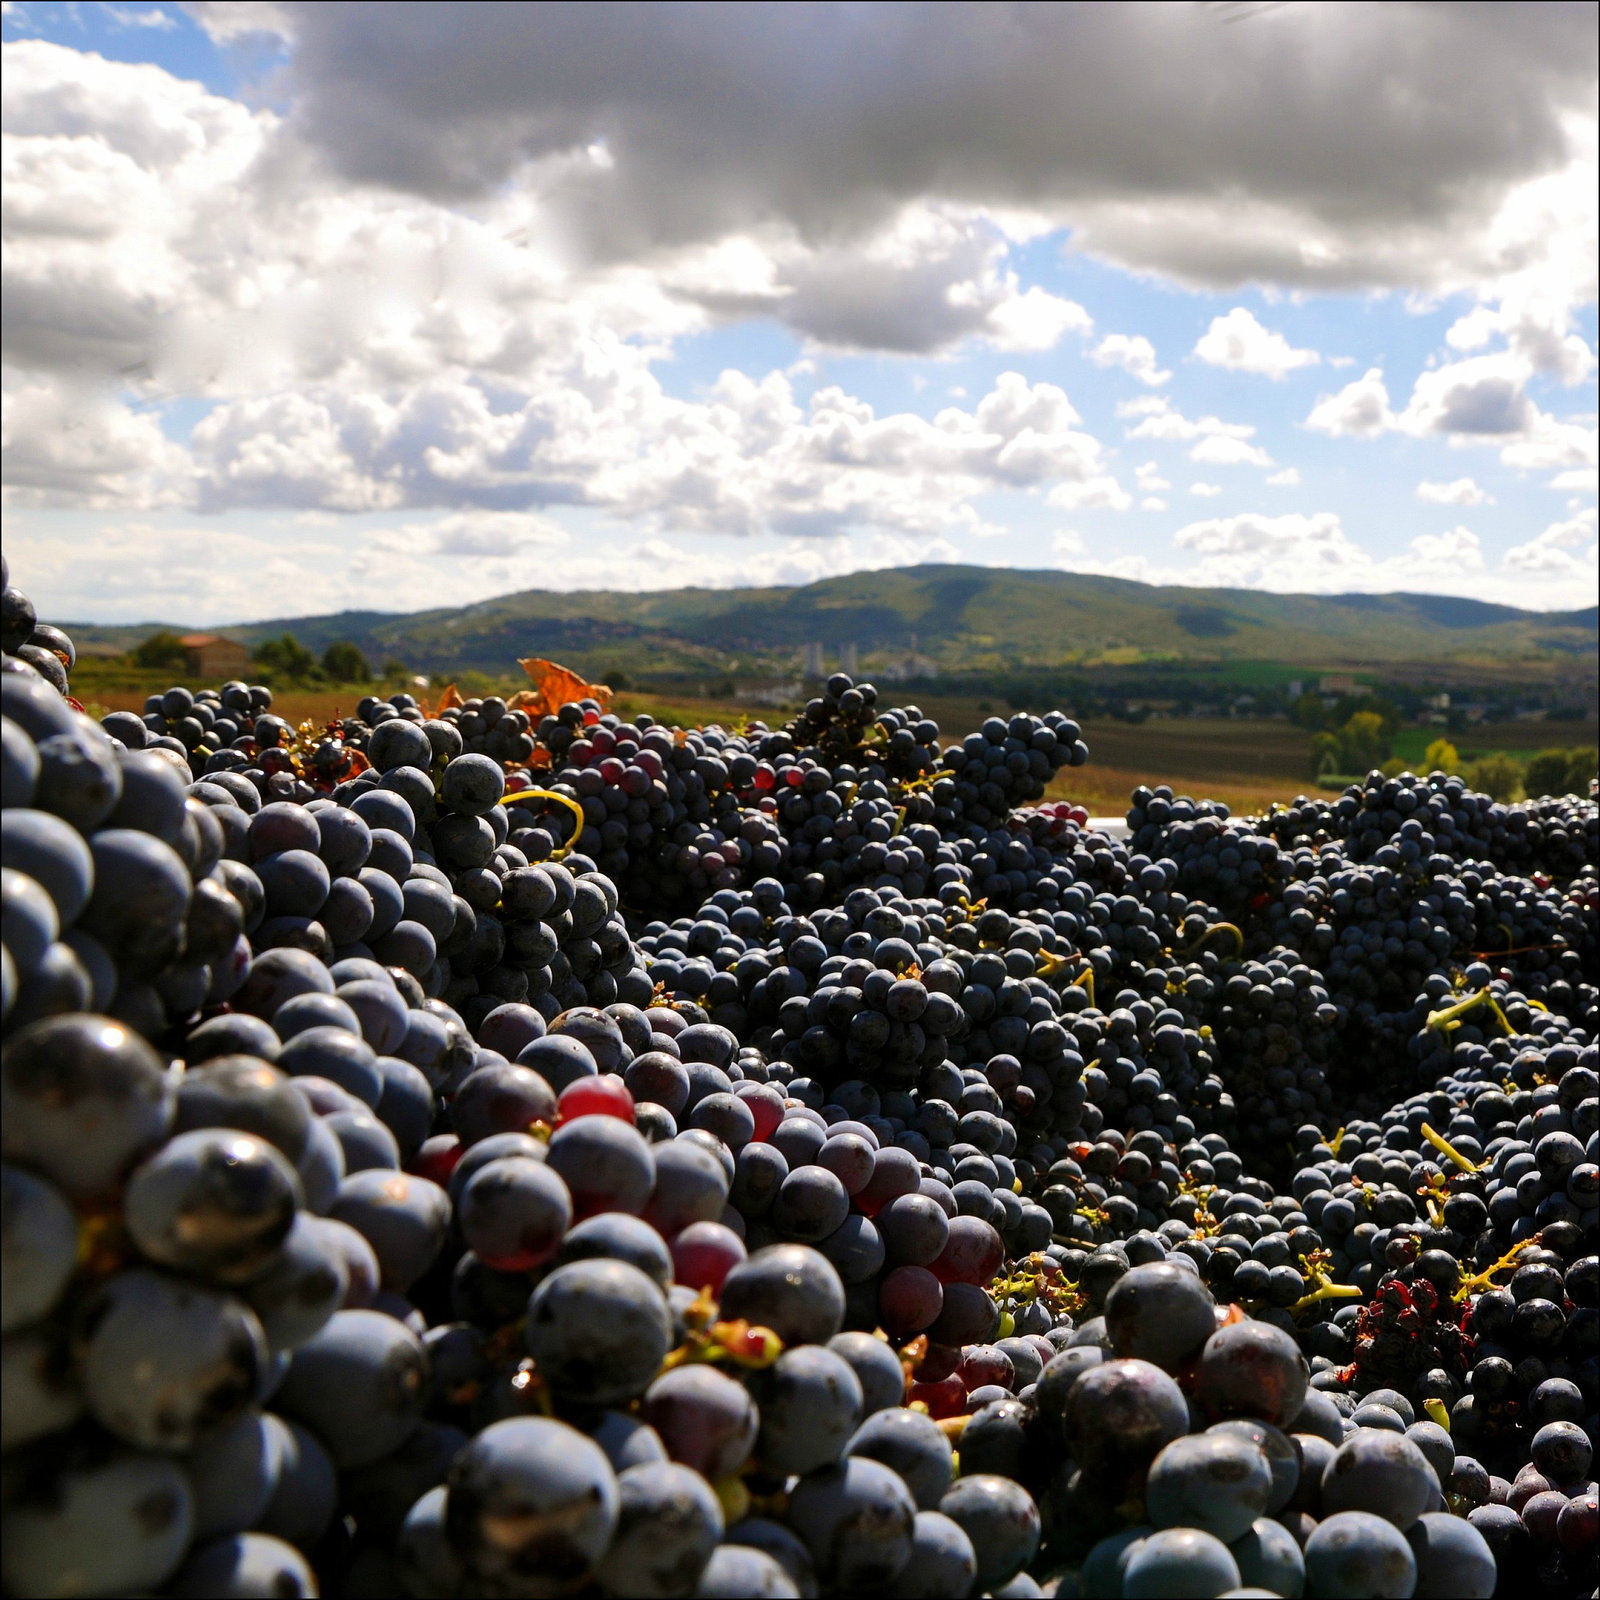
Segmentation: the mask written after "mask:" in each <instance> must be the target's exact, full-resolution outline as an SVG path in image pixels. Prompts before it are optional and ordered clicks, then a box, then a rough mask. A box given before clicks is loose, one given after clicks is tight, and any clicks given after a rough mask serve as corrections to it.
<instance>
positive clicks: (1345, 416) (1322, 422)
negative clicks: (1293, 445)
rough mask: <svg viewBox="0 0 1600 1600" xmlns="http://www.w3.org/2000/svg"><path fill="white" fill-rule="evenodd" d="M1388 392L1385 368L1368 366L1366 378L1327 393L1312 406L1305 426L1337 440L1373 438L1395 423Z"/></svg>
mask: <svg viewBox="0 0 1600 1600" xmlns="http://www.w3.org/2000/svg"><path fill="white" fill-rule="evenodd" d="M1394 420H1395V419H1394V413H1393V412H1392V411H1391V410H1390V409H1389V391H1388V389H1387V388H1385V386H1384V382H1383V369H1382V368H1381V367H1369V368H1368V369H1367V372H1366V374H1365V375H1364V376H1363V377H1360V378H1357V379H1356V381H1355V382H1354V383H1347V384H1346V385H1345V386H1344V388H1342V389H1341V390H1339V392H1338V393H1337V394H1331V395H1324V396H1323V397H1322V398H1321V399H1320V400H1318V401H1317V403H1316V404H1315V405H1314V406H1313V407H1312V408H1311V415H1310V416H1309V417H1307V418H1306V426H1307V427H1308V428H1314V429H1315V430H1316V431H1317V432H1318V433H1327V434H1331V435H1332V436H1333V437H1334V438H1336V439H1343V438H1357V439H1370V438H1372V437H1373V436H1374V435H1376V434H1380V433H1382V432H1384V431H1385V430H1386V429H1388V428H1392V427H1393V426H1394Z"/></svg>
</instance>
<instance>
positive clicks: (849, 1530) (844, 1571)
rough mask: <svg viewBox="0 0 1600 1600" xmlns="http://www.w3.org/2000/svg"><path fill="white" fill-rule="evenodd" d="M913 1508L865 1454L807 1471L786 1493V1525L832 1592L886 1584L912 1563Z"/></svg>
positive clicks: (896, 1482)
mask: <svg viewBox="0 0 1600 1600" xmlns="http://www.w3.org/2000/svg"><path fill="white" fill-rule="evenodd" d="M915 1521H916V1504H915V1502H914V1501H913V1500H912V1498H911V1494H910V1491H909V1490H908V1489H907V1488H906V1486H905V1484H904V1483H903V1482H902V1481H901V1480H900V1478H899V1476H898V1475H897V1474H896V1473H894V1472H892V1471H891V1470H890V1469H889V1468H888V1467H885V1466H884V1465H882V1463H880V1462H877V1461H873V1460H871V1459H870V1458H869V1457H866V1456H849V1457H846V1459H845V1460H844V1461H842V1462H840V1463H838V1464H837V1465H834V1466H828V1467H824V1468H822V1469H821V1470H820V1471H817V1472H813V1473H809V1474H808V1475H807V1476H805V1477H803V1478H801V1480H800V1481H799V1482H798V1483H797V1484H796V1485H795V1486H794V1488H793V1490H792V1491H791V1492H790V1495H789V1522H790V1525H791V1526H792V1527H793V1528H794V1530H795V1531H796V1532H797V1533H798V1534H799V1535H800V1537H801V1538H802V1539H804V1540H805V1542H806V1547H807V1548H808V1549H809V1550H810V1551H811V1559H812V1561H813V1562H814V1563H815V1565H816V1569H817V1576H818V1577H819V1578H820V1579H821V1580H822V1582H823V1583H824V1584H825V1585H827V1586H829V1587H833V1588H839V1589H846V1590H850V1589H861V1588H867V1587H869V1586H872V1585H876V1584H882V1583H888V1582H889V1581H891V1580H892V1579H893V1578H894V1577H895V1576H896V1575H897V1574H898V1573H899V1572H900V1570H901V1569H902V1568H903V1567H904V1566H905V1565H906V1563H907V1562H908V1561H909V1560H910V1559H911V1549H912V1531H913V1528H914V1526H915Z"/></svg>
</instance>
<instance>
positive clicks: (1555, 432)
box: [1500, 406, 1600, 472]
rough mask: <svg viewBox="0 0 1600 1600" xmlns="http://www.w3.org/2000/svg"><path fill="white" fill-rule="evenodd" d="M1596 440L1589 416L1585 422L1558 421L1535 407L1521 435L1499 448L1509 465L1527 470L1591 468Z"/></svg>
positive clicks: (1502, 457) (1596, 436) (1595, 432)
mask: <svg viewBox="0 0 1600 1600" xmlns="http://www.w3.org/2000/svg"><path fill="white" fill-rule="evenodd" d="M1597 440H1600V434H1597V430H1596V429H1595V426H1594V423H1593V419H1592V418H1590V419H1589V420H1588V421H1587V422H1586V423H1585V422H1561V421H1558V420H1557V419H1556V418H1555V417H1552V416H1549V415H1547V414H1546V413H1545V412H1543V411H1540V410H1539V409H1538V407H1537V406H1535V407H1533V409H1532V415H1531V416H1530V418H1529V421H1528V425H1527V427H1526V428H1525V429H1524V430H1523V433H1522V435H1521V437H1520V438H1516V439H1513V440H1511V441H1510V443H1508V444H1506V445H1504V446H1503V447H1502V448H1501V451H1500V459H1501V461H1503V462H1504V463H1505V465H1506V466H1508V467H1521V468H1524V469H1525V470H1527V471H1530V472H1551V471H1555V470H1556V469H1558V468H1561V467H1579V468H1582V467H1593V466H1595V465H1596V455H1597V451H1596V445H1597Z"/></svg>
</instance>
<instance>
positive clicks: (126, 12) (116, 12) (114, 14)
mask: <svg viewBox="0 0 1600 1600" xmlns="http://www.w3.org/2000/svg"><path fill="white" fill-rule="evenodd" d="M100 9H101V11H102V12H103V13H104V14H105V15H106V16H107V17H108V18H109V19H110V20H111V21H112V22H113V23H115V24H116V26H117V27H119V28H153V29H155V30H156V31H157V32H158V33H169V32H171V30H172V29H173V28H176V27H177V25H178V23H177V19H176V18H175V17H173V16H172V14H171V13H170V12H167V11H135V10H134V9H133V7H132V6H119V5H110V4H107V5H102V6H101V7H100Z"/></svg>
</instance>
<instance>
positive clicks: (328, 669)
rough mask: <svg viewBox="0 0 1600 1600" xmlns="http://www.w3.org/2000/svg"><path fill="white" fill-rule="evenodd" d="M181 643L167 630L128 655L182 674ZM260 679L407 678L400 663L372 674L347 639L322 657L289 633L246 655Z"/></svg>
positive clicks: (184, 657) (338, 681) (152, 666)
mask: <svg viewBox="0 0 1600 1600" xmlns="http://www.w3.org/2000/svg"><path fill="white" fill-rule="evenodd" d="M188 655H189V653H188V651H187V650H186V649H185V648H184V644H183V640H182V639H181V638H180V637H179V636H178V635H177V634H176V633H173V632H172V631H171V630H170V629H162V630H161V631H159V632H157V633H152V634H151V635H150V636H149V638H147V639H143V640H141V641H140V642H139V644H137V645H136V646H135V647H134V649H133V651H132V660H133V663H134V665H135V666H139V667H147V668H150V669H151V670H152V671H162V672H178V671H182V670H183V668H184V666H185V664H186V663H187V661H188ZM250 659H251V661H252V662H253V663H254V665H255V667H256V669H257V670H258V672H259V673H260V675H261V677H262V678H263V679H265V680H266V681H267V682H269V683H272V684H282V683H296V684H345V683H371V682H372V681H373V680H374V679H375V678H379V677H381V678H383V679H384V680H386V681H387V680H390V679H394V680H402V679H404V678H406V677H408V676H409V675H410V669H409V668H408V667H407V666H406V664H405V663H404V662H403V661H386V662H384V664H383V669H382V671H381V672H376V673H375V672H374V671H373V670H372V667H371V665H370V664H369V663H368V661H367V658H366V657H365V656H364V655H363V654H362V653H361V651H360V649H359V648H358V647H357V646H355V645H353V644H351V643H350V641H349V640H347V639H341V640H339V641H337V642H336V643H334V644H330V645H329V646H328V648H327V649H326V650H324V651H323V652H322V655H321V656H320V657H318V656H317V655H316V654H315V652H313V651H311V650H309V649H308V648H307V647H306V646H305V645H303V644H301V642H300V641H299V640H298V639H297V638H295V636H294V635H293V634H292V633H283V634H280V635H279V636H278V637H277V638H276V639H263V640H262V641H261V643H260V644H258V645H257V646H256V647H255V649H254V650H253V651H251V653H250Z"/></svg>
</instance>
